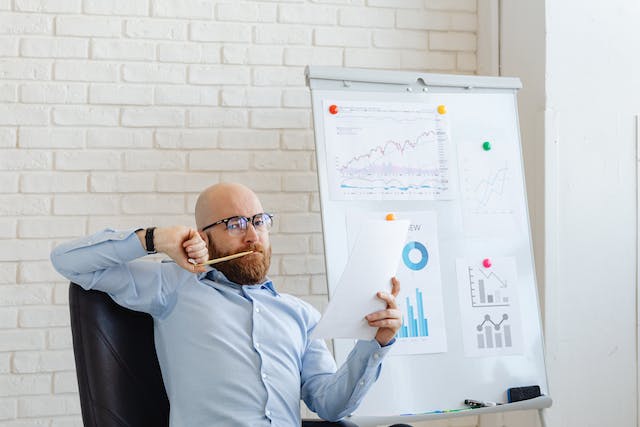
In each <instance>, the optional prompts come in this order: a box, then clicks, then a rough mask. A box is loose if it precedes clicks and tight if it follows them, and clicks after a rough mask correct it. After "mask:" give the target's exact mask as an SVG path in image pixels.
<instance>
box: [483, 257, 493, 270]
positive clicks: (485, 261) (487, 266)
mask: <svg viewBox="0 0 640 427" xmlns="http://www.w3.org/2000/svg"><path fill="white" fill-rule="evenodd" d="M482 265H483V266H484V268H489V267H491V260H490V259H489V258H485V259H483V260H482Z"/></svg>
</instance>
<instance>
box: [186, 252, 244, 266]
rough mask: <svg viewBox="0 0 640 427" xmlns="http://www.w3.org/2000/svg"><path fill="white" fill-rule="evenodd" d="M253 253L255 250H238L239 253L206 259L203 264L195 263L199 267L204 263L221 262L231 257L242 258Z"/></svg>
mask: <svg viewBox="0 0 640 427" xmlns="http://www.w3.org/2000/svg"><path fill="white" fill-rule="evenodd" d="M252 253H253V251H246V252H238V253H237V254H233V255H227V256H223V257H220V258H215V259H210V260H209V261H205V262H203V263H202V264H195V265H196V266H198V267H201V266H203V265H212V264H217V263H219V262H223V261H229V260H230V259H236V258H240V257H243V256H245V255H249V254H252Z"/></svg>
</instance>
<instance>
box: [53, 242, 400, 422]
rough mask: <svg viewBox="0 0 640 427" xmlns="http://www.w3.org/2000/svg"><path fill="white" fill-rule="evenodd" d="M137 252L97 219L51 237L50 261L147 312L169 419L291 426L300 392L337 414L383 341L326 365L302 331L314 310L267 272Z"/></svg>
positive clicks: (326, 356) (329, 414)
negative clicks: (92, 228) (233, 272)
mask: <svg viewBox="0 0 640 427" xmlns="http://www.w3.org/2000/svg"><path fill="white" fill-rule="evenodd" d="M144 255H146V252H145V250H144V248H143V247H142V245H141V244H140V241H139V239H138V237H137V236H136V234H135V230H128V231H116V230H112V229H106V230H104V231H102V232H99V233H96V234H94V235H92V236H89V237H85V238H82V239H79V240H76V241H73V242H69V243H65V244H62V245H60V246H58V247H56V248H55V249H54V250H53V252H52V254H51V261H52V262H53V265H54V266H55V268H56V269H57V270H58V271H59V272H60V273H61V274H62V275H64V276H65V277H67V278H68V279H69V280H71V281H73V282H75V283H77V284H79V285H80V286H82V287H83V288H85V289H97V290H101V291H104V292H106V293H108V294H109V295H110V296H111V298H113V300H114V301H116V302H117V303H118V304H120V305H122V306H124V307H127V308H130V309H132V310H136V311H142V312H145V313H149V314H151V316H152V317H153V323H154V335H155V346H156V351H157V354H158V360H159V362H160V368H161V370H162V378H163V380H164V383H165V387H166V390H167V395H168V397H169V401H170V404H171V412H170V418H171V426H172V427H178V426H180V427H182V426H184V427H196V426H211V425H216V426H251V427H255V426H267V425H275V426H299V425H300V422H301V420H300V399H303V400H304V402H305V403H306V404H307V406H308V407H309V408H310V409H311V410H313V411H314V412H316V413H317V414H318V415H319V416H320V417H322V418H324V419H326V420H330V421H333V420H338V419H340V418H342V417H344V416H346V415H348V414H350V413H351V412H353V411H354V410H355V409H356V407H357V406H358V405H359V404H360V402H361V401H362V399H363V397H364V395H365V393H366V392H367V390H368V389H369V387H370V386H371V385H372V384H373V383H374V381H375V380H376V379H377V377H378V375H379V373H380V369H381V363H382V359H383V357H384V356H385V355H386V353H387V352H388V351H389V349H390V347H389V346H386V347H380V345H379V344H378V342H377V341H375V340H371V341H358V343H357V344H356V346H355V347H354V349H353V351H352V352H351V353H350V355H349V357H348V359H347V360H346V362H345V363H344V365H343V366H342V367H340V369H338V370H337V371H336V365H335V362H334V360H333V357H332V356H331V354H330V352H329V351H328V350H327V348H326V346H325V344H324V341H322V340H311V339H310V338H309V335H310V333H311V330H312V329H313V328H314V327H315V325H316V324H317V322H318V320H319V318H320V314H319V313H318V311H317V310H315V309H314V308H313V307H312V306H311V305H309V304H308V303H306V302H304V301H302V300H300V299H298V298H295V297H293V296H290V295H286V294H280V293H278V292H277V291H276V290H275V288H274V287H273V284H272V283H271V281H269V280H267V281H265V282H264V283H262V284H258V285H251V286H240V285H237V284H235V283H232V282H230V281H229V280H227V279H226V277H225V276H224V275H223V274H222V273H221V272H219V271H217V270H215V269H211V270H210V271H209V272H208V273H201V274H198V275H196V274H193V273H189V272H188V271H186V270H184V269H182V268H180V267H179V266H178V265H177V264H175V263H173V262H162V263H157V262H145V261H139V260H138V261H136V259H137V258H140V257H142V256H144Z"/></svg>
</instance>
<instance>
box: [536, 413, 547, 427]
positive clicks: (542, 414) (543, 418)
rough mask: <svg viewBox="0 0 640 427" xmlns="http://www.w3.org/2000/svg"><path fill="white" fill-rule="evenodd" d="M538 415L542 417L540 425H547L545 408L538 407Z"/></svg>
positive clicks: (544, 426) (542, 426) (545, 426)
mask: <svg viewBox="0 0 640 427" xmlns="http://www.w3.org/2000/svg"><path fill="white" fill-rule="evenodd" d="M538 417H539V418H540V427H547V420H546V419H545V413H544V409H538Z"/></svg>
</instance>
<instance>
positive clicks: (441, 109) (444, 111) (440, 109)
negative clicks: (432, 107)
mask: <svg viewBox="0 0 640 427" xmlns="http://www.w3.org/2000/svg"><path fill="white" fill-rule="evenodd" d="M438 113H440V114H447V107H446V106H444V105H438Z"/></svg>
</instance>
